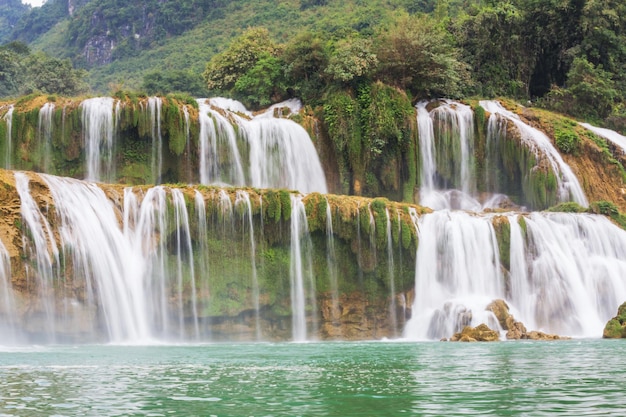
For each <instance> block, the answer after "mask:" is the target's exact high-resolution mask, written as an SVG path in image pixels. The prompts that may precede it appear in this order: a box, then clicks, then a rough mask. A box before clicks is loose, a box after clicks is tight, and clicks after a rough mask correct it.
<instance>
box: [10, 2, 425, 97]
mask: <svg viewBox="0 0 626 417" xmlns="http://www.w3.org/2000/svg"><path fill="white" fill-rule="evenodd" d="M82 3H83V2H78V3H77V2H76V1H70V2H69V4H70V5H72V7H73V11H72V13H73V14H72V16H70V12H69V10H68V2H67V0H49V1H48V3H46V4H45V5H44V6H43V7H42V8H41V9H33V10H32V11H31V12H30V13H29V14H28V15H27V16H25V18H24V19H22V22H21V23H22V24H21V25H19V26H18V27H17V28H16V29H15V30H14V31H13V34H12V38H11V39H14V40H21V41H25V42H27V43H29V44H31V46H32V47H33V48H34V49H36V50H42V51H45V52H48V53H51V54H52V55H54V56H56V57H59V58H70V59H72V61H73V62H74V64H75V65H77V66H79V67H83V68H87V69H89V70H90V78H89V82H90V85H91V86H92V88H93V89H94V91H97V92H107V91H108V90H109V89H110V88H111V85H123V87H124V88H128V89H135V88H139V87H140V85H141V81H142V77H143V75H144V74H145V73H146V72H149V71H154V70H155V69H159V70H161V71H171V70H187V71H192V72H194V73H196V74H198V75H199V74H200V73H201V72H202V71H203V70H204V66H205V65H206V62H207V61H208V60H209V59H210V58H211V56H213V55H214V54H215V53H217V52H219V51H221V50H223V49H224V48H225V47H226V45H228V43H229V42H230V40H231V39H233V38H234V37H236V36H237V35H239V34H240V33H241V32H242V30H243V29H245V28H247V27H252V26H263V27H267V28H268V29H269V30H270V32H271V34H272V36H273V37H274V38H275V39H276V40H279V41H286V40H288V39H289V38H290V37H293V36H294V35H295V34H296V33H298V32H299V31H303V30H311V31H328V32H342V31H343V32H345V31H347V30H357V31H359V32H362V33H368V31H369V32H370V33H371V32H372V31H373V29H374V27H375V26H376V25H378V24H379V23H380V22H381V21H383V20H384V19H385V18H386V17H388V16H389V14H390V13H391V12H393V11H397V10H400V9H406V8H407V7H405V6H407V5H408V6H409V7H408V9H410V10H411V11H423V10H430V9H432V7H431V6H430V5H429V3H432V2H429V1H422V2H409V1H402V0H401V1H391V2H385V1H379V0H377V1H371V2H367V3H365V2H359V1H346V2H326V1H321V0H318V1H310V0H309V1H305V0H284V1H280V2H273V1H267V0H255V1H241V0H239V1H232V2H228V1H223V0H185V1H164V2H163V1H156V0H141V1H139V2H137V3H138V4H136V3H133V4H132V5H129V4H128V3H126V2H121V1H117V0H92V1H89V2H87V3H86V4H84V5H83V4H82ZM412 3H416V4H417V3H419V4H418V5H417V6H415V5H412ZM33 28H34V29H33Z"/></svg>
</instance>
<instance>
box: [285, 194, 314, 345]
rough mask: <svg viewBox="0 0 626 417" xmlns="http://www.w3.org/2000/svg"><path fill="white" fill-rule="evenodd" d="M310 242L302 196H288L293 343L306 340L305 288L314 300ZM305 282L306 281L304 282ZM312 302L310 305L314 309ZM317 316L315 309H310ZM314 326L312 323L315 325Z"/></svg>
mask: <svg viewBox="0 0 626 417" xmlns="http://www.w3.org/2000/svg"><path fill="white" fill-rule="evenodd" d="M310 251H311V240H310V236H309V228H308V224H307V218H306V209H305V207H304V204H303V203H302V196H299V195H292V196H291V256H290V259H291V260H290V270H289V271H290V272H289V278H290V285H291V287H290V288H291V290H290V292H291V310H292V317H293V319H292V337H293V340H294V341H295V342H303V341H306V340H308V332H307V322H306V306H307V296H306V293H307V287H308V290H309V291H308V292H309V295H310V299H311V300H315V282H314V279H313V270H312V267H313V266H312V261H311V252H310ZM307 281H308V282H307ZM315 305H316V303H312V304H311V306H315ZM312 316H313V317H316V310H315V309H314V310H313V314H312ZM314 325H315V323H314Z"/></svg>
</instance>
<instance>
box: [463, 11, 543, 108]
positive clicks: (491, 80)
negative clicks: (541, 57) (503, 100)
mask: <svg viewBox="0 0 626 417" xmlns="http://www.w3.org/2000/svg"><path fill="white" fill-rule="evenodd" d="M524 24H525V22H524V14H523V12H522V11H521V10H520V9H519V8H518V7H517V6H516V5H515V4H514V3H513V2H512V1H510V0H505V1H488V2H487V3H486V4H484V5H482V6H480V5H474V7H472V8H470V9H469V10H467V11H466V13H464V14H462V15H461V16H460V17H459V18H458V19H457V20H456V22H455V24H454V31H455V34H456V37H457V39H458V40H459V41H458V42H459V45H460V47H461V51H462V52H461V53H462V56H463V60H464V61H465V62H466V63H467V64H468V65H469V67H470V68H471V71H472V75H473V77H474V80H475V81H476V82H477V83H476V90H477V91H475V93H477V94H480V95H483V96H488V97H493V96H497V95H508V96H526V97H527V96H528V94H529V93H528V90H529V85H530V77H531V75H532V71H533V66H534V59H533V57H532V56H531V55H530V53H529V48H528V47H527V45H526V38H525V37H524V36H522V31H523V30H524Z"/></svg>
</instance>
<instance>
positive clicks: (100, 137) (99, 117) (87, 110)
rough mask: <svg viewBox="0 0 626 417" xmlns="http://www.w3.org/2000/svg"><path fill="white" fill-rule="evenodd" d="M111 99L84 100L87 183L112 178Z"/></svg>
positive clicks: (113, 127) (113, 129)
mask: <svg viewBox="0 0 626 417" xmlns="http://www.w3.org/2000/svg"><path fill="white" fill-rule="evenodd" d="M113 103H114V100H113V99H112V98H111V97H96V98H90V99H87V100H84V101H83V102H82V103H81V104H80V106H81V107H82V124H83V133H82V134H83V140H84V143H85V153H86V155H87V161H86V163H87V167H86V168H87V173H86V177H85V179H86V180H88V181H108V180H112V179H113V178H114V174H115V171H114V170H115V166H114V145H115V144H114V134H115V120H114V117H113Z"/></svg>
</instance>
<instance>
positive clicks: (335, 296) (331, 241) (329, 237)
mask: <svg viewBox="0 0 626 417" xmlns="http://www.w3.org/2000/svg"><path fill="white" fill-rule="evenodd" d="M326 266H327V268H328V277H329V279H330V297H331V308H332V311H331V319H332V321H333V323H336V322H338V320H339V316H340V311H339V286H338V283H337V252H336V251H335V236H334V232H333V212H332V209H331V208H330V204H328V199H326Z"/></svg>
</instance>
